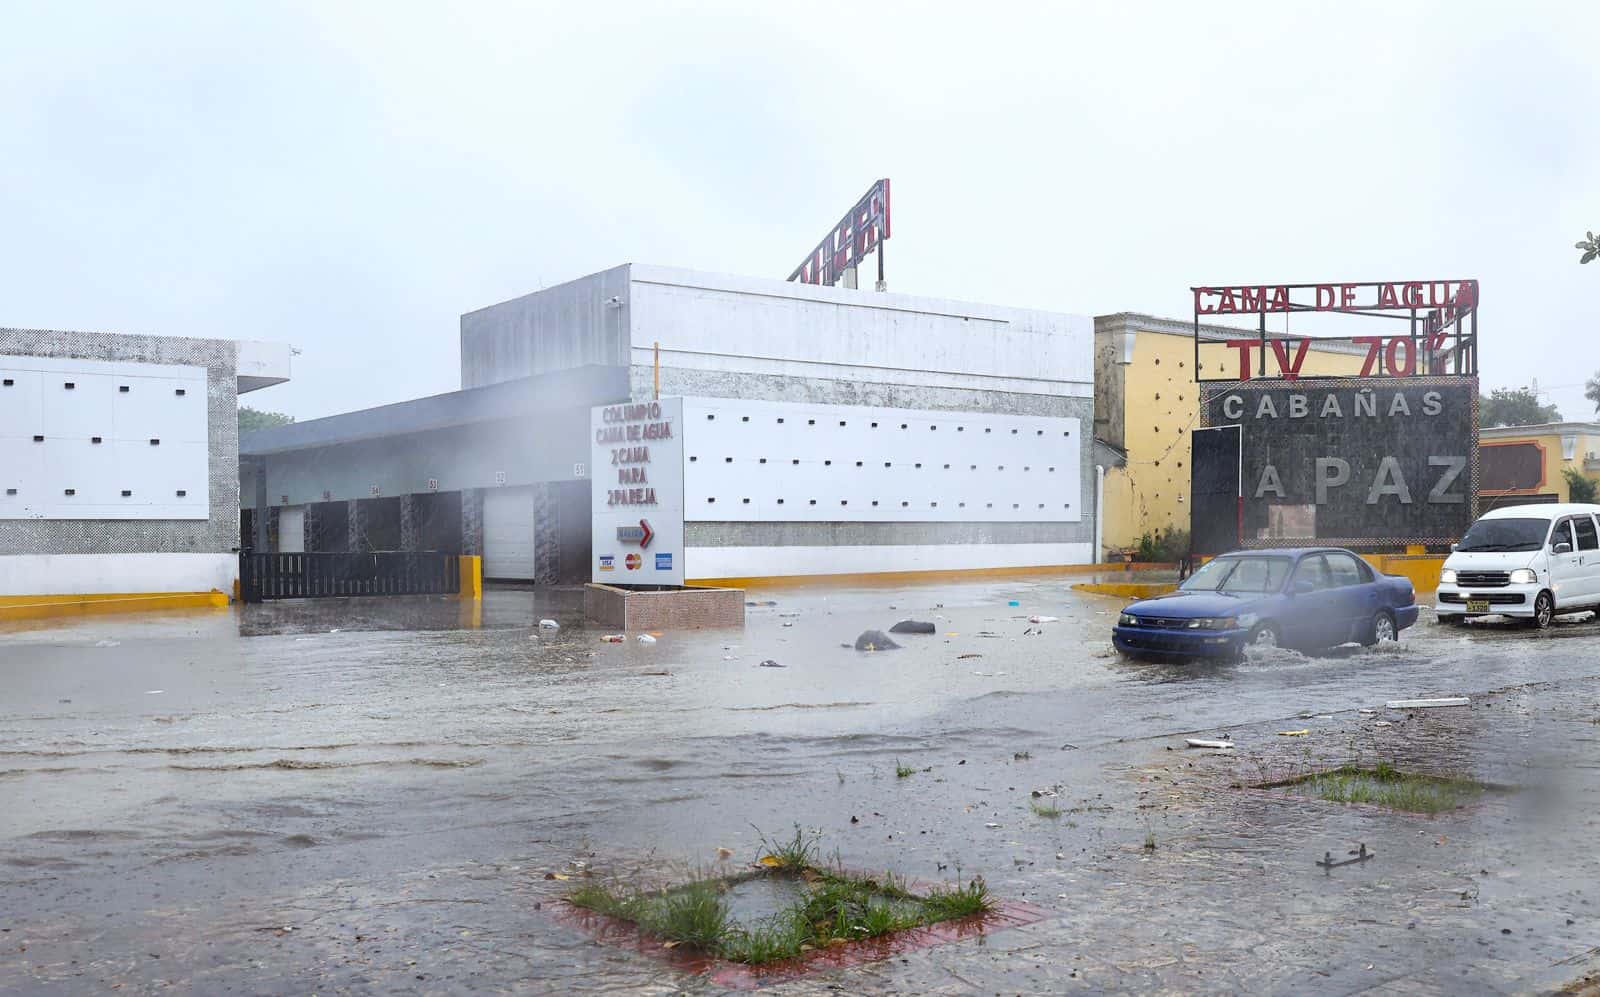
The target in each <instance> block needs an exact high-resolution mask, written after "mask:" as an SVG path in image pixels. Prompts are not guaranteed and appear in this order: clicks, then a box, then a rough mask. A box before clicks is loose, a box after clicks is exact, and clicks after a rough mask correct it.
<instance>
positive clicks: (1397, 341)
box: [1383, 287, 1421, 377]
mask: <svg viewBox="0 0 1600 997" xmlns="http://www.w3.org/2000/svg"><path fill="white" fill-rule="evenodd" d="M1417 290H1418V291H1419V292H1420V291H1421V288H1420V287H1418V288H1417ZM1402 346H1404V347H1405V348H1406V363H1405V366H1404V367H1402V366H1400V363H1399V361H1398V360H1396V359H1395V354H1396V353H1398V352H1399V350H1400V347H1402ZM1383 360H1384V365H1385V366H1386V367H1388V368H1389V373H1390V374H1393V375H1394V376H1395V377H1410V376H1411V375H1412V374H1415V373H1416V372H1417V351H1416V347H1414V346H1412V345H1411V340H1409V339H1407V338H1406V337H1404V336H1396V337H1394V338H1393V339H1391V340H1389V348H1388V349H1387V350H1386V351H1384V354H1383Z"/></svg>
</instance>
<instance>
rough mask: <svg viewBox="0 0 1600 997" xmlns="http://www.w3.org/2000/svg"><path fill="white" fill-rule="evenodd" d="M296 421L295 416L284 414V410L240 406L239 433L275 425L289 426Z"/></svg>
mask: <svg viewBox="0 0 1600 997" xmlns="http://www.w3.org/2000/svg"><path fill="white" fill-rule="evenodd" d="M293 421H294V416H292V415H284V414H283V413H282V412H264V411H262V410H261V409H255V408H251V407H249V406H248V405H241V406H239V435H240V436H243V435H244V434H246V433H253V432H255V431H256V430H258V429H271V428H272V427H273V426H287V425H288V424H289V423H291V422H293Z"/></svg>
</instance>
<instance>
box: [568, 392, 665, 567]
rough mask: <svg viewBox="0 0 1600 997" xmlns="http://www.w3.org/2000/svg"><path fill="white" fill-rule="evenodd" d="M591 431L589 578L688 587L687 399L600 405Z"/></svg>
mask: <svg viewBox="0 0 1600 997" xmlns="http://www.w3.org/2000/svg"><path fill="white" fill-rule="evenodd" d="M589 431H590V461H589V466H590V467H592V468H594V469H595V470H594V474H593V475H592V478H593V482H594V484H593V487H592V489H591V491H590V528H591V529H590V534H589V535H590V537H591V538H592V547H593V551H594V554H593V557H594V563H593V564H592V565H590V577H591V579H592V580H594V581H606V582H608V583H610V584H613V585H682V584H683V568H684V564H683V399H681V398H663V399H659V400H652V401H643V402H624V403H620V404H617V405H602V406H599V407H598V408H594V409H591V410H590V413H589ZM619 566H620V567H621V568H622V570H621V571H618V570H617V569H618V567H619Z"/></svg>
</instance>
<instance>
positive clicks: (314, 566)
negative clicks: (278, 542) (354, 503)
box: [239, 551, 461, 602]
mask: <svg viewBox="0 0 1600 997" xmlns="http://www.w3.org/2000/svg"><path fill="white" fill-rule="evenodd" d="M459 591H461V561H460V559H459V558H458V557H457V556H456V555H454V554H436V553H411V552H407V551H377V552H364V553H359V554H356V553H340V554H281V553H279V554H256V553H251V552H249V551H246V552H244V553H241V554H240V555H239V595H240V598H242V599H243V600H244V601H245V602H261V601H263V600H266V599H324V598H331V597H336V596H352V595H447V594H454V593H456V592H459Z"/></svg>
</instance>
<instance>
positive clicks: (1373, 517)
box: [1192, 376, 1479, 547]
mask: <svg viewBox="0 0 1600 997" xmlns="http://www.w3.org/2000/svg"><path fill="white" fill-rule="evenodd" d="M1477 407H1478V382H1477V379H1476V378H1467V377H1448V376H1447V377H1421V376H1417V377H1409V378H1366V379H1351V378H1318V379H1314V380H1313V379H1303V380H1297V381H1294V382H1288V381H1284V380H1265V381H1263V380H1250V381H1235V382H1231V383H1227V384H1217V383H1212V384H1207V385H1206V386H1205V389H1204V394H1203V396H1202V405H1201V418H1202V419H1203V420H1204V424H1205V425H1206V426H1207V427H1220V426H1238V427H1240V431H1239V434H1238V441H1239V442H1238V445H1237V447H1236V448H1234V451H1233V453H1230V454H1228V455H1225V457H1226V460H1227V461H1228V462H1229V463H1230V466H1229V467H1227V468H1220V467H1219V468H1217V469H1216V471H1217V474H1216V475H1214V476H1215V477H1218V478H1219V479H1220V478H1224V477H1229V476H1232V477H1235V478H1236V479H1237V480H1238V482H1239V484H1238V488H1239V491H1240V495H1239V496H1238V500H1237V505H1238V510H1239V511H1238V519H1239V524H1238V533H1239V541H1240V546H1243V547H1274V546H1307V545H1312V544H1329V545H1334V546H1348V547H1377V546H1382V547H1395V546H1399V545H1404V544H1426V545H1430V546H1435V547H1437V546H1440V545H1444V544H1449V543H1452V542H1454V541H1455V540H1457V539H1459V538H1460V537H1461V535H1462V534H1463V533H1464V532H1466V529H1467V527H1468V526H1470V525H1471V524H1472V520H1473V519H1474V517H1475V503H1476V496H1477V493H1478V474H1479V470H1478V444H1477V439H1478V437H1477V425H1478V411H1477ZM1209 453H1210V451H1208V450H1205V449H1203V448H1201V447H1199V446H1198V445H1197V446H1196V447H1195V449H1194V451H1193V457H1192V460H1194V461H1195V462H1196V463H1194V465H1193V467H1194V471H1195V473H1196V474H1199V473H1201V472H1202V471H1203V470H1205V469H1204V468H1202V467H1200V463H1199V462H1202V461H1204V460H1207V459H1211V458H1210V457H1209V456H1208V454H1209ZM1216 459H1218V460H1222V459H1224V458H1223V457H1220V456H1219V457H1217V458H1216ZM1233 465H1236V466H1233ZM1223 472H1226V473H1225V474H1224V473H1223ZM1218 511H1220V509H1219V510H1218ZM1201 514H1202V513H1201V510H1200V509H1199V508H1198V507H1196V509H1195V516H1196V517H1199V516H1200V515H1201ZM1195 528H1196V529H1199V524H1195Z"/></svg>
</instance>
